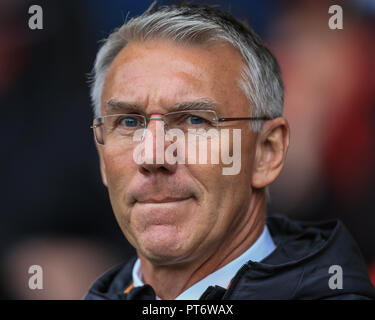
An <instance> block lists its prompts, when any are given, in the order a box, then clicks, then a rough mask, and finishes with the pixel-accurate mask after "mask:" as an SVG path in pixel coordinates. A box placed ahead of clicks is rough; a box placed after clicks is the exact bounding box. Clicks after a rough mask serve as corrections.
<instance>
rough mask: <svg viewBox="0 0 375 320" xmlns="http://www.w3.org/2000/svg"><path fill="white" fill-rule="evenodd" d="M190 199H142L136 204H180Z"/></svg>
mask: <svg viewBox="0 0 375 320" xmlns="http://www.w3.org/2000/svg"><path fill="white" fill-rule="evenodd" d="M191 198H192V197H187V198H171V197H168V198H161V199H153V198H150V199H144V200H141V201H137V203H140V204H147V203H154V204H158V203H170V202H182V201H185V200H188V199H191Z"/></svg>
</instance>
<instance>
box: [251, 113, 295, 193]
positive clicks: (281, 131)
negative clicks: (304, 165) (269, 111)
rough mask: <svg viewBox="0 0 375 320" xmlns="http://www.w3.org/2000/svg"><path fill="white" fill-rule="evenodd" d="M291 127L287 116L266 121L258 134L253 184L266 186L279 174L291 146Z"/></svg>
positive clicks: (258, 186) (253, 185)
mask: <svg viewBox="0 0 375 320" xmlns="http://www.w3.org/2000/svg"><path fill="white" fill-rule="evenodd" d="M289 139H290V129H289V124H288V122H287V121H286V119H285V118H283V117H279V118H276V119H273V120H269V121H266V122H265V123H264V124H263V126H262V129H261V131H260V132H259V134H258V139H257V143H256V153H255V161H254V168H253V175H252V181H251V185H252V187H253V188H259V189H260V188H264V187H266V186H268V185H270V184H271V183H272V182H273V181H275V180H276V178H277V177H278V176H279V174H280V172H281V169H282V168H283V166H284V163H285V158H286V153H287V151H288V147H289Z"/></svg>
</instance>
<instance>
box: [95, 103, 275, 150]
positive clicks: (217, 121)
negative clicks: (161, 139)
mask: <svg viewBox="0 0 375 320" xmlns="http://www.w3.org/2000/svg"><path fill="white" fill-rule="evenodd" d="M151 120H162V121H163V122H164V130H165V131H167V130H170V129H180V130H182V131H183V132H184V133H189V134H191V133H193V134H194V133H198V134H201V133H202V132H203V133H204V132H207V131H208V130H210V129H212V128H218V127H222V126H223V124H224V123H225V122H228V121H240V120H248V121H254V120H256V121H266V120H271V118H270V117H237V118H218V116H217V114H216V112H215V111H213V110H187V111H176V112H169V113H166V114H164V115H162V116H160V117H150V118H147V117H146V116H144V115H141V114H113V115H106V116H101V117H98V118H95V119H94V123H93V125H92V126H91V128H92V129H93V130H94V135H95V139H96V142H97V143H98V144H100V145H112V144H118V143H121V142H122V141H124V142H125V143H132V142H133V136H134V134H135V132H136V131H137V130H143V132H145V131H146V129H147V125H148V123H149V122H150V121H151ZM143 136H144V135H143Z"/></svg>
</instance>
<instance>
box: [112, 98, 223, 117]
mask: <svg viewBox="0 0 375 320" xmlns="http://www.w3.org/2000/svg"><path fill="white" fill-rule="evenodd" d="M217 107H218V103H217V102H215V101H214V100H212V99H209V98H200V99H197V100H193V101H183V102H178V103H175V104H173V105H172V106H170V107H168V108H167V109H168V113H169V112H175V111H184V110H213V111H217ZM106 110H110V111H112V112H117V111H119V112H124V111H125V112H130V113H134V112H137V113H140V114H141V113H144V107H142V106H141V105H138V104H136V103H129V102H126V101H120V100H116V99H110V100H108V101H107V104H106Z"/></svg>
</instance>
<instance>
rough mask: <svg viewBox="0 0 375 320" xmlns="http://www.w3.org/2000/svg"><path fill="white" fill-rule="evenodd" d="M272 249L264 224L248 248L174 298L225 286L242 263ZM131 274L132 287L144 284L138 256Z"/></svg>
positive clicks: (197, 295)
mask: <svg viewBox="0 0 375 320" xmlns="http://www.w3.org/2000/svg"><path fill="white" fill-rule="evenodd" d="M274 249H275V244H274V242H273V240H272V237H271V234H270V232H269V230H268V228H267V225H265V227H264V229H263V232H262V234H261V235H260V236H259V238H258V239H257V240H256V241H255V242H254V243H253V245H252V246H251V247H250V248H249V249H247V250H246V251H245V252H244V253H243V254H241V255H240V256H239V257H237V258H236V259H234V260H233V261H231V262H229V263H228V264H226V265H225V266H224V267H222V268H220V269H219V270H216V271H215V272H213V273H211V274H209V275H208V276H206V277H205V278H203V279H202V280H200V281H198V282H197V283H195V284H193V285H192V286H191V287H190V288H188V289H187V290H185V291H184V292H182V293H181V294H180V295H179V296H178V297H176V300H198V299H199V298H200V296H201V295H202V294H203V292H204V291H205V290H206V289H207V288H208V287H209V286H215V285H218V286H220V287H223V288H227V287H228V286H229V283H230V281H231V280H232V278H233V277H234V276H235V275H236V273H237V271H238V270H239V269H240V268H241V267H242V266H243V265H244V264H246V263H247V262H248V261H249V260H251V261H254V262H259V261H261V260H263V259H264V258H266V257H267V256H268V255H269V254H271V252H272V251H273V250H274ZM132 276H133V283H134V287H140V286H143V285H144V283H143V281H142V280H141V279H142V270H141V261H140V260H139V258H138V259H137V261H136V262H135V264H134V267H133V273H132ZM157 299H158V300H160V298H158V297H157Z"/></svg>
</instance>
